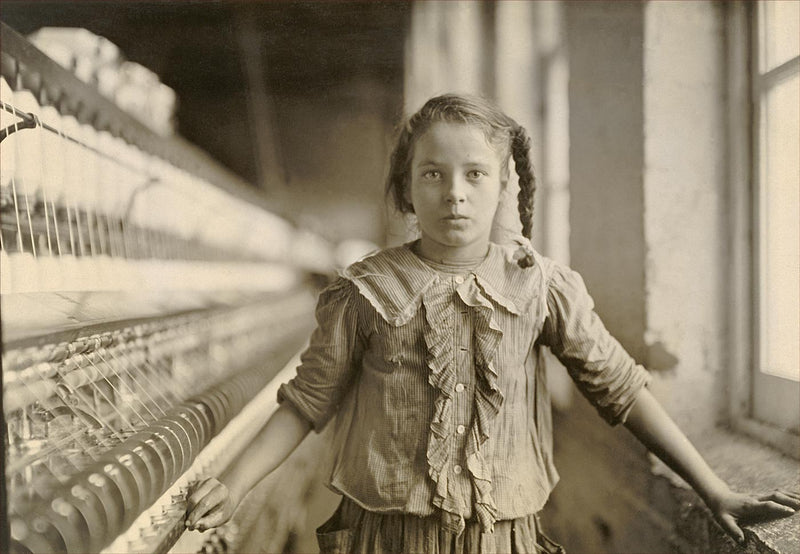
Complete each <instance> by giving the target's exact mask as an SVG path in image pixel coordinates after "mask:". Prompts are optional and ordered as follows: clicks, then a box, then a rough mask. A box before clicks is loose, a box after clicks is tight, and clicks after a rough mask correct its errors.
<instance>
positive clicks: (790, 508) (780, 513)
mask: <svg viewBox="0 0 800 554" xmlns="http://www.w3.org/2000/svg"><path fill="white" fill-rule="evenodd" d="M708 506H709V508H710V509H711V512H712V513H713V514H714V518H715V519H716V520H717V523H719V524H720V526H721V527H722V528H723V529H724V530H725V532H726V533H728V535H730V536H731V537H732V538H733V539H734V540H736V541H738V542H740V543H742V542H744V532H743V531H742V529H741V528H740V527H739V524H748V523H758V522H760V521H767V520H770V519H778V518H781V517H787V516H790V515H792V514H795V513H796V512H797V510H798V509H800V494H798V493H796V492H790V491H781V490H778V491H775V492H773V493H772V494H768V495H766V496H762V497H760V498H755V497H752V496H750V495H748V494H741V493H737V492H733V491H730V490H728V491H725V492H724V493H722V494H720V495H719V496H717V497H716V498H713V499H711V500H710V501H709V503H708Z"/></svg>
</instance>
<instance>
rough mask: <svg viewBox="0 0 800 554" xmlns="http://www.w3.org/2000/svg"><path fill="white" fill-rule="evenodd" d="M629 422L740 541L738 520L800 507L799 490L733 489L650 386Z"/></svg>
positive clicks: (778, 514)
mask: <svg viewBox="0 0 800 554" xmlns="http://www.w3.org/2000/svg"><path fill="white" fill-rule="evenodd" d="M625 426H626V427H627V428H628V429H629V430H630V431H631V433H633V434H634V436H636V438H637V439H639V441H640V442H641V443H642V444H644V445H645V446H646V447H647V448H648V449H650V451H651V452H652V453H653V454H655V455H656V456H658V457H659V458H660V459H661V460H662V461H663V462H664V463H666V464H667V465H668V466H669V467H670V468H672V470H673V471H675V472H676V473H677V474H678V475H680V476H681V477H683V478H684V479H685V480H686V482H687V483H689V484H690V485H691V486H692V487H693V488H694V490H695V491H697V493H698V494H699V495H700V497H701V498H702V499H703V501H704V502H705V503H706V505H707V506H708V507H709V508H710V509H711V512H712V513H713V515H714V518H715V519H716V520H717V522H718V523H719V524H720V526H721V527H722V528H723V529H724V530H725V531H726V532H727V533H728V534H729V535H730V536H732V537H733V538H734V539H736V540H738V541H739V542H743V541H744V533H743V532H742V530H741V528H740V527H739V525H738V523H737V522H742V523H744V522H747V521H748V520H750V521H754V520H763V519H772V518H778V517H785V516H789V515H792V514H793V513H795V511H796V510H798V509H800V495H797V494H796V493H785V492H775V493H773V494H771V495H769V496H766V497H763V498H754V497H751V496H749V495H746V494H740V493H736V492H733V491H731V490H730V489H729V488H728V485H726V484H725V482H724V481H722V479H720V478H719V477H718V476H717V475H716V474H715V473H714V472H713V471H712V470H711V468H710V467H709V466H708V464H707V463H706V462H705V460H703V458H702V457H701V456H700V454H699V453H698V452H697V450H695V448H694V446H692V444H691V443H690V442H689V439H687V438H686V436H685V435H684V434H683V433H682V432H681V430H680V429H678V426H677V425H676V424H675V422H674V421H672V419H671V418H670V417H669V415H668V414H667V412H666V411H665V410H664V408H662V407H661V405H660V404H659V403H658V401H657V400H656V399H655V398H654V397H653V395H652V394H650V391H648V390H647V389H646V388H642V389H641V391H640V392H639V394H638V395H637V397H636V402H635V403H634V405H633V408H632V409H631V412H630V413H629V414H628V418H627V421H626V422H625Z"/></svg>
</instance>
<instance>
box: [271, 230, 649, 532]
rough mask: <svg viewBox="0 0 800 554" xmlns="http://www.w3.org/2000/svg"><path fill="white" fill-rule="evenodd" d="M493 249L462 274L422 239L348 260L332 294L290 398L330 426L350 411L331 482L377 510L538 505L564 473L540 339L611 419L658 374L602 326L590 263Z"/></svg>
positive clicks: (445, 520) (325, 298) (326, 296)
mask: <svg viewBox="0 0 800 554" xmlns="http://www.w3.org/2000/svg"><path fill="white" fill-rule="evenodd" d="M535 262H536V263H535V264H534V266H533V267H531V268H527V269H522V268H520V267H519V266H518V265H517V264H516V262H515V261H514V259H513V250H512V249H510V248H505V247H501V246H497V245H491V246H490V249H489V254H488V255H487V257H486V259H484V260H483V261H482V262H481V263H480V264H478V265H477V266H476V267H475V268H474V269H472V270H470V271H465V272H464V274H460V275H459V274H456V275H452V274H445V273H440V272H438V271H436V270H435V269H433V268H432V267H430V266H429V265H427V264H425V263H424V262H423V261H422V260H420V259H419V258H418V257H417V256H416V255H415V254H414V252H413V251H412V250H411V248H410V246H409V245H405V246H402V247H398V248H393V249H388V250H384V251H382V252H380V253H378V254H376V255H374V256H371V257H369V258H367V259H365V260H363V261H361V262H358V263H356V264H354V265H352V266H350V267H349V268H348V269H347V270H346V271H345V272H344V274H343V276H342V277H340V278H339V279H338V280H337V281H336V282H334V283H333V285H331V286H330V287H329V288H328V289H326V290H325V291H324V292H323V294H322V295H321V296H320V300H319V304H318V307H317V321H318V328H317V329H316V330H315V331H314V334H313V335H312V338H311V343H310V345H309V347H308V349H307V350H306V352H305V353H304V354H303V356H302V358H301V365H300V367H298V373H297V377H295V378H294V379H292V380H291V381H290V382H289V383H287V384H285V385H283V386H282V387H281V389H280V391H279V400H281V401H285V400H288V401H289V402H291V403H292V405H293V406H294V407H295V408H296V409H297V410H298V411H299V412H300V413H301V414H303V415H304V416H305V417H306V418H308V419H309V421H311V422H312V423H313V425H314V428H315V429H317V430H320V429H321V428H322V427H324V426H325V424H326V423H327V422H328V420H329V419H330V418H331V417H332V416H333V415H334V414H338V418H337V426H336V427H337V429H336V441H337V450H338V452H337V456H336V460H335V462H334V467H333V472H332V475H331V481H330V485H331V487H332V488H333V489H334V490H336V491H338V492H340V493H342V494H344V495H346V496H348V497H349V498H351V499H352V500H353V501H355V502H356V503H358V504H360V505H361V506H362V507H364V508H365V509H367V510H371V511H376V512H404V513H412V514H417V515H421V516H427V515H431V514H432V513H434V512H436V511H438V512H439V513H440V515H441V518H442V525H443V526H444V527H445V528H447V529H449V530H451V531H453V532H454V533H460V532H461V531H462V530H463V529H464V520H465V519H469V518H476V519H477V520H478V521H479V522H480V523H481V526H482V528H483V529H484V531H485V532H491V530H492V527H493V524H494V522H495V521H497V520H499V519H514V518H518V517H522V516H525V515H529V514H532V513H535V512H537V511H539V510H540V509H541V508H542V507H543V505H544V503H545V501H546V500H547V497H548V495H549V493H550V491H551V490H552V488H553V487H554V486H555V484H556V482H557V480H558V475H557V473H556V471H555V467H554V466H553V463H552V428H551V423H550V403H549V402H550V400H549V394H548V392H547V388H546V381H545V373H544V367H543V363H542V358H541V356H540V354H541V353H540V348H541V347H543V346H549V347H550V348H551V350H552V351H553V353H554V354H555V355H556V356H558V357H559V358H560V359H561V360H562V361H564V363H565V365H566V366H567V368H568V370H569V372H570V375H571V376H572V377H573V379H574V380H575V382H576V383H577V385H578V387H579V388H580V390H581V391H582V392H583V393H584V394H585V395H586V396H587V398H589V400H590V401H591V402H592V403H593V404H594V405H595V406H596V407H597V409H598V411H600V413H601V415H603V416H604V417H605V418H606V419H607V420H608V421H609V422H610V423H612V424H613V423H618V422H620V421H623V420H624V418H625V417H626V415H627V413H628V411H629V410H630V408H631V406H632V404H633V401H634V399H635V396H636V393H637V392H638V390H639V389H640V388H641V387H642V386H644V385H645V384H646V382H647V379H648V376H647V374H646V372H645V371H644V370H643V369H642V368H641V367H640V366H638V365H636V364H635V362H634V361H633V360H632V359H631V358H630V356H628V354H627V353H626V352H625V351H624V350H623V349H622V347H621V346H620V345H619V343H618V342H617V341H616V340H614V339H613V338H612V337H611V336H610V335H609V334H608V332H607V331H606V330H605V328H604V327H603V325H602V323H601V322H600V320H599V318H598V317H597V315H596V314H595V313H594V311H593V309H592V308H593V304H592V300H591V298H590V297H589V295H588V293H587V292H586V289H585V287H584V286H583V282H582V280H581V279H580V276H578V274H577V273H575V272H572V271H570V270H569V269H568V268H566V267H564V266H560V265H558V264H556V263H555V262H552V261H550V260H548V259H546V258H543V257H541V256H539V255H538V254H537V255H536V256H535Z"/></svg>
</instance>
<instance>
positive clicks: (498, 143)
mask: <svg viewBox="0 0 800 554" xmlns="http://www.w3.org/2000/svg"><path fill="white" fill-rule="evenodd" d="M442 122H444V123H463V124H466V125H476V126H478V127H479V128H480V129H481V130H482V131H483V133H484V135H485V136H486V140H487V141H488V142H489V144H491V145H492V146H493V147H494V148H495V149H496V150H497V153H498V155H499V156H500V160H501V164H502V167H501V179H502V182H503V183H505V182H506V181H507V180H508V157H509V155H510V156H511V157H512V158H514V167H515V169H516V171H517V175H518V176H519V194H518V195H517V209H518V211H519V219H520V221H521V222H522V234H523V235H524V236H525V237H526V238H528V239H530V238H531V233H532V230H533V194H534V191H535V190H536V179H535V177H534V174H533V166H532V164H531V160H530V139H529V138H528V134H527V133H526V132H525V129H524V128H523V127H522V126H521V125H519V124H518V123H517V122H516V121H514V120H513V119H511V118H510V117H508V116H507V115H506V114H504V113H503V112H501V111H500V110H499V109H498V108H497V107H496V106H494V105H493V104H492V103H491V102H489V101H488V100H485V99H483V98H480V97H477V96H467V95H458V94H444V95H442V96H436V97H434V98H431V99H430V100H428V101H427V102H426V103H425V105H424V106H422V108H420V110H419V111H418V112H417V113H415V114H414V115H412V116H411V117H410V118H409V119H408V120H407V121H406V122H405V124H404V125H403V126H402V127H401V128H400V134H399V136H398V137H397V143H396V145H395V148H394V151H393V152H392V156H391V165H390V167H389V177H388V178H387V180H386V194H387V195H391V196H392V200H393V201H394V205H395V207H396V208H397V210H398V211H399V212H401V213H414V206H412V205H411V202H409V201H408V196H407V194H406V189H407V188H408V186H409V184H410V178H409V174H410V165H411V159H412V157H413V155H414V144H415V143H416V141H417V140H418V139H419V137H421V136H422V135H423V134H424V133H425V131H427V130H428V129H429V128H430V126H431V124H433V123H442ZM517 263H518V264H519V265H520V267H530V266H531V265H532V264H533V256H532V254H531V252H530V250H529V249H525V252H524V254H523V256H522V257H521V258H520V259H519V260H518V262H517Z"/></svg>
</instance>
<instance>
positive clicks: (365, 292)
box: [343, 243, 542, 326]
mask: <svg viewBox="0 0 800 554" xmlns="http://www.w3.org/2000/svg"><path fill="white" fill-rule="evenodd" d="M411 244H412V243H407V244H404V245H402V246H397V247H394V248H387V249H385V250H382V251H380V252H378V253H377V254H374V255H373V256H370V257H368V258H365V259H363V260H361V261H359V262H356V263H354V264H353V265H351V266H350V267H348V268H347V269H345V270H344V272H343V276H344V277H345V278H347V279H348V280H350V281H352V282H353V284H355V285H356V287H357V288H358V290H359V292H360V293H361V295H362V296H364V297H365V298H366V299H367V300H368V301H369V302H370V304H372V306H373V307H374V308H375V309H376V310H377V311H378V313H380V314H381V316H382V317H383V318H384V319H385V320H386V321H387V322H389V323H390V324H392V325H394V326H400V325H404V324H406V323H407V322H408V321H409V320H410V319H411V318H412V317H414V314H415V313H416V312H417V310H418V309H419V306H420V304H421V302H422V298H423V296H424V295H425V293H426V292H427V291H428V289H429V288H430V287H431V285H432V284H433V283H435V282H436V281H437V279H438V278H439V273H438V272H437V271H436V270H434V269H433V268H432V267H430V266H429V265H427V264H426V263H425V262H423V261H422V260H421V259H420V258H419V257H417V255H416V254H414V252H413V251H412V250H411ZM514 252H515V248H514V247H513V246H500V245H497V244H494V243H490V244H489V252H488V254H487V256H486V258H484V260H483V261H482V262H481V263H480V264H478V266H477V267H475V268H474V269H473V270H472V271H470V272H469V273H470V275H471V276H473V277H474V279H468V280H467V281H465V283H464V285H463V286H469V287H472V286H477V288H478V289H479V292H482V293H484V294H485V296H487V297H488V298H489V299H490V300H491V301H493V302H494V303H496V304H498V305H500V306H502V307H503V308H505V309H506V310H508V311H509V312H511V313H513V314H515V315H520V314H522V313H524V312H525V311H527V310H528V308H529V307H530V304H531V302H532V301H533V299H534V297H535V296H536V295H537V293H538V291H539V287H536V286H534V285H533V281H532V280H533V279H535V278H536V276H541V275H542V271H541V269H540V264H539V263H535V264H534V266H533V267H530V268H526V269H523V268H521V267H519V265H517V262H516V261H515V260H514ZM534 259H535V260H536V261H537V262H538V261H539V260H540V257H539V256H538V255H537V256H535V257H534ZM537 268H539V269H537Z"/></svg>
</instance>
